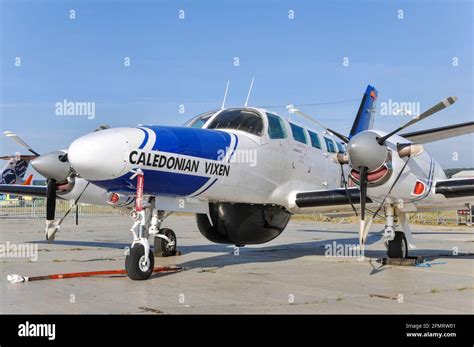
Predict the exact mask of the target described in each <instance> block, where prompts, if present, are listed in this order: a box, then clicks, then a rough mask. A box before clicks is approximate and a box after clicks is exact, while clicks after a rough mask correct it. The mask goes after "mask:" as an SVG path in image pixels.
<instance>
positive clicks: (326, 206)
mask: <svg viewBox="0 0 474 347" xmlns="http://www.w3.org/2000/svg"><path fill="white" fill-rule="evenodd" d="M359 194H360V191H359V188H357V187H352V188H348V189H347V192H346V190H345V189H344V188H338V189H328V190H315V191H308V192H301V193H297V194H296V198H295V205H296V206H297V207H298V208H301V209H305V208H308V209H310V210H311V211H319V212H329V211H332V212H335V211H353V209H352V205H354V207H355V208H356V209H358V207H359V204H360V197H359ZM367 202H368V203H369V204H370V205H373V204H372V200H370V199H369V198H367ZM351 203H352V205H351ZM368 206H369V205H368Z"/></svg>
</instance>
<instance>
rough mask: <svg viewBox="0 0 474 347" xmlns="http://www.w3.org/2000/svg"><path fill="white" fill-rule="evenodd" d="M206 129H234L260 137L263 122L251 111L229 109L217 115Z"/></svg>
mask: <svg viewBox="0 0 474 347" xmlns="http://www.w3.org/2000/svg"><path fill="white" fill-rule="evenodd" d="M207 129H235V130H241V131H245V132H248V133H250V134H253V135H257V136H261V135H262V131H263V121H262V118H261V116H260V115H259V114H258V113H257V112H255V111H252V110H243V109H229V110H225V111H222V112H221V113H219V114H218V115H217V116H216V117H215V118H214V119H213V120H212V122H211V123H210V124H209V125H208V127H207Z"/></svg>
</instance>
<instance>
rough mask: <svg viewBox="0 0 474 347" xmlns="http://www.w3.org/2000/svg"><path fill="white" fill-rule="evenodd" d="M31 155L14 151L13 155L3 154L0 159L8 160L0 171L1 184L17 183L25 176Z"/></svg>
mask: <svg viewBox="0 0 474 347" xmlns="http://www.w3.org/2000/svg"><path fill="white" fill-rule="evenodd" d="M31 158H32V156H24V155H20V153H15V155H14V156H11V157H9V156H3V157H0V159H4V160H8V162H7V164H6V165H5V167H4V168H3V170H1V171H0V183H1V184H19V183H20V182H21V181H22V180H23V177H25V173H26V170H27V169H28V165H29V163H30V159H31Z"/></svg>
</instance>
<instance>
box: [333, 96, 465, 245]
mask: <svg viewBox="0 0 474 347" xmlns="http://www.w3.org/2000/svg"><path fill="white" fill-rule="evenodd" d="M456 100H457V97H455V96H450V97H448V98H446V99H444V100H442V101H440V102H439V103H437V104H436V105H434V106H433V107H431V108H429V109H428V110H426V111H425V112H423V113H421V114H420V115H418V116H415V117H413V118H412V119H411V120H410V121H409V122H407V123H405V124H404V125H402V126H400V127H398V128H397V129H395V130H393V131H391V132H389V133H387V134H386V135H384V136H379V135H378V134H377V133H376V132H374V131H370V130H365V131H362V132H360V133H358V134H357V135H355V136H353V137H352V138H351V139H350V140H349V141H347V142H346V143H347V156H338V157H337V158H338V160H339V162H340V163H341V164H347V163H349V165H350V166H351V168H352V169H354V170H356V171H358V173H359V188H360V208H361V212H360V219H359V242H360V244H361V245H362V246H363V245H364V244H365V241H366V238H367V235H368V232H369V229H370V226H371V224H372V221H373V218H370V219H369V220H368V221H366V218H365V217H366V216H365V214H366V213H365V212H366V204H367V186H368V177H369V176H370V174H372V173H376V172H378V170H380V169H381V168H382V167H383V165H384V164H385V163H386V162H387V161H388V160H389V158H390V157H389V155H390V152H389V150H388V148H387V144H386V141H387V140H388V139H389V138H390V137H392V136H393V135H395V134H396V133H398V132H399V131H401V130H403V129H406V128H407V127H409V126H411V125H413V124H416V123H417V122H419V121H421V120H423V119H425V118H427V117H429V116H431V115H433V114H435V113H437V112H439V111H441V110H443V109H445V108H447V107H449V106H451V105H452V104H454V103H455V102H456ZM335 135H336V134H335ZM338 137H339V136H338ZM339 138H341V137H339ZM341 139H342V140H343V141H344V139H343V138H341ZM396 150H397V153H398V155H399V156H400V158H405V157H408V158H409V157H412V156H416V155H419V154H420V153H422V152H423V146H421V145H419V144H412V143H399V144H397V147H396ZM403 168H405V166H404V167H403ZM392 188H393V186H392Z"/></svg>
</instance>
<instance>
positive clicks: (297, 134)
mask: <svg viewBox="0 0 474 347" xmlns="http://www.w3.org/2000/svg"><path fill="white" fill-rule="evenodd" d="M290 127H291V132H292V133H293V138H294V139H295V141H298V142H301V143H305V144H307V143H308V141H307V140H306V134H305V132H304V129H303V128H302V127H300V126H298V125H295V124H292V123H290Z"/></svg>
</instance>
